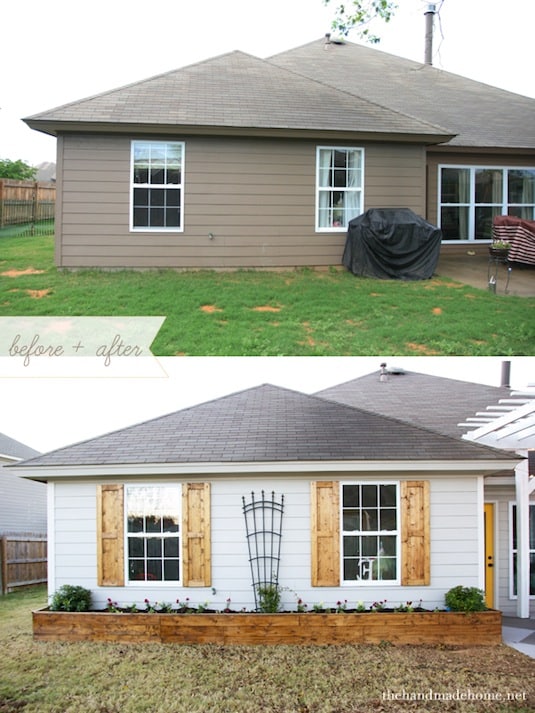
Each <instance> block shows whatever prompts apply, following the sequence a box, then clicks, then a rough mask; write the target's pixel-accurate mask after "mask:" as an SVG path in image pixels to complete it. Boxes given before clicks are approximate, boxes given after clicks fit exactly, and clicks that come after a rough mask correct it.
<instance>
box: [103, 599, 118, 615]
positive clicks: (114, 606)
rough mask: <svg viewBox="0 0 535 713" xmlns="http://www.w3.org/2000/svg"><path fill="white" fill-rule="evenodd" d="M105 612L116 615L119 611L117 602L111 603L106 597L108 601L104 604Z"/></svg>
mask: <svg viewBox="0 0 535 713" xmlns="http://www.w3.org/2000/svg"><path fill="white" fill-rule="evenodd" d="M106 611H109V612H112V613H113V614H118V613H119V612H120V611H121V610H120V609H119V605H118V604H117V602H114V601H112V600H111V599H110V598H109V597H108V601H107V602H106Z"/></svg>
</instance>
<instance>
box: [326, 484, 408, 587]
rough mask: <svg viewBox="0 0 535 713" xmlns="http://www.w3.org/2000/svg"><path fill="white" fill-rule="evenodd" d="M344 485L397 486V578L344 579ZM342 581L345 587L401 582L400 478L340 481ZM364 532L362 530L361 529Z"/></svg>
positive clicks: (389, 534) (376, 585) (384, 532)
mask: <svg viewBox="0 0 535 713" xmlns="http://www.w3.org/2000/svg"><path fill="white" fill-rule="evenodd" d="M344 485H395V486H396V515H397V517H396V524H397V529H396V531H395V536H396V572H397V577H396V579H344V527H343V511H344V501H343V492H344V490H343V487H344ZM339 487H340V498H339V500H340V505H339V507H340V511H339V515H338V517H339V522H340V582H341V583H342V586H343V587H351V588H355V587H368V588H369V587H372V588H373V587H375V588H377V587H396V586H399V585H400V584H401V520H400V518H401V495H400V491H401V486H400V481H399V480H344V481H341V482H340V486H339ZM360 532H362V531H360ZM379 534H385V535H388V536H389V537H392V536H393V531H392V530H384V531H379Z"/></svg>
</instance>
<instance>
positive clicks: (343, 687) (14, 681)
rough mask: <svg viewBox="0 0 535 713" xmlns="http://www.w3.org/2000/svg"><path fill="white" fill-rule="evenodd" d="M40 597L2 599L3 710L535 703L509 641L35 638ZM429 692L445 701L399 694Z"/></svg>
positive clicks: (271, 712) (443, 709)
mask: <svg viewBox="0 0 535 713" xmlns="http://www.w3.org/2000/svg"><path fill="white" fill-rule="evenodd" d="M45 604H46V594H45V592H44V590H43V589H42V588H39V589H37V590H34V591H28V592H21V593H17V594H9V595H7V596H5V597H0V656H1V661H2V664H1V666H0V711H1V713H19V712H22V713H370V712H372V711H377V712H379V711H383V712H385V713H400V712H405V713H406V712H407V711H424V710H425V711H436V712H437V713H438V712H440V713H449V712H451V711H462V712H463V713H474V712H476V711H493V712H494V713H508V712H509V711H511V712H512V711H516V713H527V712H528V711H532V710H534V708H533V706H534V704H535V678H534V676H533V663H534V662H533V660H532V659H529V658H528V657H527V656H524V655H523V654H520V653H519V652H517V651H514V650H513V649H511V648H509V647H507V646H505V645H500V646H495V647H486V646H485V647H474V648H465V647H453V646H439V647H432V646H392V645H390V644H387V643H386V642H384V643H382V644H379V645H375V646H371V645H354V646H350V645H347V646H223V645H202V646H192V645H173V644H164V645H161V644H150V645H148V644H97V643H90V642H84V643H52V642H50V643H46V642H35V641H33V639H32V634H31V614H30V612H31V610H32V609H37V608H39V607H42V606H44V605H45ZM147 616H150V614H147ZM185 616H187V615H185ZM311 616H312V615H311ZM430 692H431V693H432V694H433V695H434V696H436V695H438V696H441V697H442V698H439V699H435V700H425V699H424V700H422V698H420V700H417V701H411V700H403V698H402V697H403V696H410V695H413V696H418V695H419V696H420V697H422V696H424V695H427V696H429V695H430ZM461 695H464V696H465V699H464V700H462V699H461V700H459V696H461ZM396 696H398V699H397V700H396ZM448 696H450V698H449V699H448ZM454 696H457V700H456V699H455V698H454ZM469 696H472V698H471V699H470V698H468V697H469ZM508 697H509V700H507V698H508ZM478 698H479V699H478Z"/></svg>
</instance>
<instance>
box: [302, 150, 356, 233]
mask: <svg viewBox="0 0 535 713" xmlns="http://www.w3.org/2000/svg"><path fill="white" fill-rule="evenodd" d="M322 149H327V150H329V151H330V150H332V149H335V150H336V151H359V152H360V155H361V166H362V169H361V171H362V181H361V185H360V188H356V189H354V188H349V189H348V188H346V189H340V188H337V189H336V190H338V191H341V192H342V191H344V190H346V191H351V192H355V193H360V213H359V214H358V215H362V213H363V212H364V177H365V175H366V172H365V156H366V154H365V151H364V147H363V146H332V145H329V146H327V145H325V146H316V198H315V208H314V211H315V213H314V220H315V226H316V227H315V232H316V233H346V232H347V225H346V226H340V227H330V228H322V227H321V226H320V224H319V222H320V221H319V209H320V201H319V196H320V190H328V189H325V188H324V187H322V186H320V185H319V175H320V152H321V151H322ZM332 190H334V189H332ZM354 217H355V218H357V217H358V216H357V215H356V216H354Z"/></svg>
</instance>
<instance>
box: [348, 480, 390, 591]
mask: <svg viewBox="0 0 535 713" xmlns="http://www.w3.org/2000/svg"><path fill="white" fill-rule="evenodd" d="M398 490H399V488H398V484H397V483H342V498H341V508H342V528H341V532H342V579H343V582H344V583H345V584H349V583H353V584H354V583H356V582H358V583H359V584H364V583H367V582H377V581H382V582H392V583H397V582H399V565H398V559H399V550H400V547H399V525H398V522H399V495H398Z"/></svg>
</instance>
